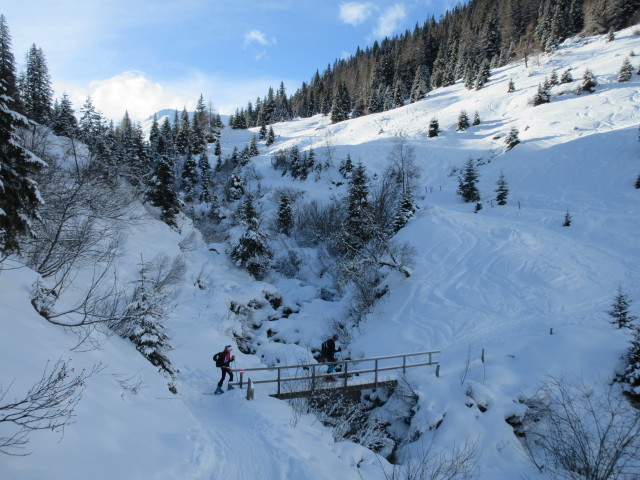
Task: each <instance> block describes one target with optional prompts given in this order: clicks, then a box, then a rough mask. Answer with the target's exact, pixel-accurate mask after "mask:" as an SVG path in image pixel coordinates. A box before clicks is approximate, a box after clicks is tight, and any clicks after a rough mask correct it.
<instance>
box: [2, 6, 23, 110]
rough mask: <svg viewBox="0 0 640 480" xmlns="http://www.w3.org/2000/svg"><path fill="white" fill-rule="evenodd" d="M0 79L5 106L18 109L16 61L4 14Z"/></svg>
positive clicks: (18, 93)
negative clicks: (2, 84)
mask: <svg viewBox="0 0 640 480" xmlns="http://www.w3.org/2000/svg"><path fill="white" fill-rule="evenodd" d="M0 81H2V82H3V83H4V88H5V95H6V97H7V98H6V99H5V100H6V102H7V107H8V108H9V110H11V111H16V112H19V111H20V105H19V102H20V92H19V90H18V77H17V75H16V61H15V57H14V55H13V52H12V50H11V33H10V32H9V26H8V25H7V20H6V18H5V16H4V15H2V14H0Z"/></svg>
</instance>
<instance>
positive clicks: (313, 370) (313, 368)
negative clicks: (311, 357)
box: [311, 365, 316, 391]
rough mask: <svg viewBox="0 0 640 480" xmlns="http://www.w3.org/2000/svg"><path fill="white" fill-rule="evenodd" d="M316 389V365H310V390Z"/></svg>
mask: <svg viewBox="0 0 640 480" xmlns="http://www.w3.org/2000/svg"><path fill="white" fill-rule="evenodd" d="M315 389H316V366H315V365H312V366H311V391H314V390H315Z"/></svg>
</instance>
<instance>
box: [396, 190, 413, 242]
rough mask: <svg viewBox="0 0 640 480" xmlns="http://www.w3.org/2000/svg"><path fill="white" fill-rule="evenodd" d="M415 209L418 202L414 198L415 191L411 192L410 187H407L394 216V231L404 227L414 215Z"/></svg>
mask: <svg viewBox="0 0 640 480" xmlns="http://www.w3.org/2000/svg"><path fill="white" fill-rule="evenodd" d="M415 211H416V204H415V202H414V199H413V193H412V192H411V189H410V188H407V189H406V190H405V192H404V193H403V194H402V195H401V197H400V201H399V202H398V206H397V208H396V213H395V215H394V217H393V225H392V228H393V232H394V233H395V232H397V231H399V230H400V229H401V228H402V227H404V226H405V225H406V224H407V222H408V221H409V219H410V218H411V217H412V216H413V214H414V213H415Z"/></svg>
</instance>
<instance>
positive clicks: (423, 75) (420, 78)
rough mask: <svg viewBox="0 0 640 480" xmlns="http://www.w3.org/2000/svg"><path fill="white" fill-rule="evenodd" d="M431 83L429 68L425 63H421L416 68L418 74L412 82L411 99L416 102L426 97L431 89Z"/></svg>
mask: <svg viewBox="0 0 640 480" xmlns="http://www.w3.org/2000/svg"><path fill="white" fill-rule="evenodd" d="M429 84H430V81H429V69H428V68H427V67H426V66H425V65H420V66H419V67H418V68H417V69H416V75H415V77H414V79H413V83H412V84H411V93H410V94H409V101H410V102H411V103H414V102H417V101H419V100H422V99H423V98H426V96H427V94H428V93H429V90H430V87H429Z"/></svg>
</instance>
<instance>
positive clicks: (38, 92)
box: [19, 43, 53, 125]
mask: <svg viewBox="0 0 640 480" xmlns="http://www.w3.org/2000/svg"><path fill="white" fill-rule="evenodd" d="M19 86H20V105H21V107H22V109H23V110H24V113H25V115H26V116H27V117H28V118H29V119H30V120H34V121H35V122H38V123H39V124H41V125H47V124H48V123H49V120H50V117H51V106H52V104H53V89H52V88H51V77H50V76H49V68H48V67H47V60H46V58H45V56H44V52H43V51H42V49H41V48H38V47H37V46H36V44H35V43H34V44H33V45H32V46H31V48H30V49H29V52H28V53H27V59H26V70H25V72H24V74H23V75H22V76H21V81H20V85H19Z"/></svg>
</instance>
